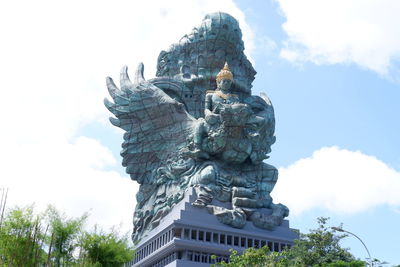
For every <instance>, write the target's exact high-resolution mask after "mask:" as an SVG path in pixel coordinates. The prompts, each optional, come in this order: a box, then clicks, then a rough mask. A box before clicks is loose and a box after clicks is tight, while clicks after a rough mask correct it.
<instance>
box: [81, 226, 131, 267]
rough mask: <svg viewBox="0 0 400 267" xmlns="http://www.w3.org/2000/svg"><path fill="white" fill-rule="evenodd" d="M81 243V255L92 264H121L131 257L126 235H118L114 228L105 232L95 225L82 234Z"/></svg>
mask: <svg viewBox="0 0 400 267" xmlns="http://www.w3.org/2000/svg"><path fill="white" fill-rule="evenodd" d="M81 245H82V256H83V257H84V258H85V259H86V261H88V262H90V263H91V264H93V265H94V266H122V265H123V264H124V263H126V262H128V261H129V260H131V259H132V258H133V250H132V248H131V247H130V246H129V239H128V237H127V236H126V235H125V236H122V237H120V236H119V235H118V233H117V232H116V231H115V230H114V229H112V230H111V232H110V233H105V232H103V231H101V230H100V231H98V230H97V228H96V227H95V229H94V231H93V232H92V233H85V234H84V235H83V238H82V241H81Z"/></svg>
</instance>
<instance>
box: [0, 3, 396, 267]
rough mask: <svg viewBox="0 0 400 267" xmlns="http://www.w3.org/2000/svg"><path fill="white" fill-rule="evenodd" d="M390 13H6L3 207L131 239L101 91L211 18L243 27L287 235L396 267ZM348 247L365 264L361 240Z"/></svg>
mask: <svg viewBox="0 0 400 267" xmlns="http://www.w3.org/2000/svg"><path fill="white" fill-rule="evenodd" d="M399 8H400V6H399V2H398V1H396V0H380V1H378V0H376V1H372V0H371V1H361V0H351V1H350V0H347V1H344V0H340V1H339V0H336V1H333V0H326V1H317V0H296V1H293V0H292V1H290V0H264V1H261V0H260V1H233V2H232V1H230V0H221V1H211V0H199V1H195V0H193V1H179V0H173V1H172V0H171V1H139V2H134V1H85V2H82V1H68V2H56V1H42V0H40V1H35V2H34V3H33V2H32V1H18V2H17V1H14V2H2V3H0V32H1V35H2V36H3V38H2V39H3V41H2V42H1V43H0V58H1V61H0V75H1V79H2V83H1V84H2V86H1V92H2V95H3V101H2V104H1V105H0V111H1V112H2V114H3V118H2V122H3V124H2V125H3V127H2V131H1V132H0V137H1V138H0V144H1V147H2V150H1V152H0V160H1V162H2V166H1V167H0V187H8V188H9V189H10V192H9V206H12V205H27V204H31V203H33V202H35V203H36V206H37V207H38V209H41V208H43V207H45V206H46V205H47V204H49V203H51V204H54V205H56V206H57V207H59V208H60V209H63V210H65V211H66V212H67V213H68V214H70V215H71V216H78V215H81V214H82V213H83V212H85V211H89V212H90V213H91V217H90V218H91V219H90V220H89V225H93V224H94V223H98V224H100V225H101V226H103V227H105V228H107V227H110V226H111V225H117V224H120V223H121V227H122V229H123V230H124V231H129V229H130V225H131V219H132V212H133V209H134V204H135V200H134V195H135V192H136V190H137V188H138V187H137V185H136V184H135V183H134V182H131V181H130V180H129V178H128V176H127V175H126V174H125V172H124V169H123V168H122V166H121V165H120V162H121V158H120V156H119V150H120V144H121V142H122V136H121V135H122V132H121V131H119V130H118V129H116V128H115V127H112V126H111V124H110V123H109V122H108V117H109V116H110V114H109V113H108V112H107V110H106V109H105V108H104V106H103V104H102V99H103V98H104V97H106V96H107V90H106V87H105V77H106V76H112V77H114V78H115V80H118V76H119V70H120V68H121V67H122V66H123V65H128V66H129V67H130V70H131V71H133V69H134V68H135V67H136V64H137V63H138V62H140V61H143V62H144V64H145V77H146V78H152V77H154V73H155V65H156V60H157V56H158V53H159V52H160V51H161V50H162V49H165V48H167V47H168V46H169V45H170V44H172V43H175V42H177V41H178V40H179V39H180V38H181V37H182V36H183V35H184V34H185V33H187V32H189V31H190V30H191V28H192V27H194V26H196V25H197V24H199V23H200V21H201V19H202V18H203V16H204V14H206V13H208V12H214V11H218V10H220V11H224V12H228V13H230V14H232V15H233V16H235V17H236V18H237V19H238V20H239V23H240V25H241V28H242V31H243V36H244V41H245V46H246V53H247V55H248V56H249V57H250V58H251V60H252V62H253V64H254V67H255V69H256V70H257V72H258V74H257V75H256V79H255V81H254V83H253V94H259V93H260V92H265V93H266V94H267V95H268V96H269V97H270V99H271V100H272V103H273V105H274V108H275V116H276V136H277V142H276V143H275V144H274V146H273V147H272V153H271V155H270V156H271V158H270V159H269V160H268V161H269V163H271V164H273V165H275V166H276V167H278V168H279V170H280V179H279V180H278V183H277V186H276V188H275V190H274V192H273V196H274V198H275V200H276V201H278V202H282V203H284V204H287V205H288V206H289V208H290V210H291V214H290V216H289V219H290V223H291V226H292V227H294V228H298V229H300V230H302V231H303V232H306V231H307V230H308V229H311V228H314V227H315V226H316V225H315V224H316V218H317V217H318V216H326V217H330V218H331V220H330V223H331V225H332V226H335V225H338V224H340V223H343V224H344V228H345V229H347V230H349V231H352V232H354V233H356V234H357V235H358V236H360V237H361V238H362V239H363V241H364V242H365V243H366V244H367V246H368V248H369V250H370V252H371V254H372V256H373V257H376V258H379V259H381V260H386V261H388V262H390V263H392V264H400V256H399V255H400V254H399V251H400V245H399V244H398V240H399V239H400V230H399V228H398V225H400V194H399V193H398V192H399V191H400V154H399V152H398V151H399V148H400V140H399V138H398V136H399V133H400V123H399V114H400V107H399V105H398V101H399V99H400V79H399V78H400V71H399V58H400V30H399V28H398V27H397V26H398V25H399V23H400V21H399V20H400V17H399V16H398V15H397V14H396V10H399ZM343 245H344V246H346V247H350V248H351V252H352V253H354V254H355V255H356V256H357V257H359V258H362V259H363V258H365V257H366V252H365V251H364V248H363V247H362V245H361V243H360V242H358V240H356V239H355V238H352V237H348V238H347V239H346V240H345V241H344V244H343Z"/></svg>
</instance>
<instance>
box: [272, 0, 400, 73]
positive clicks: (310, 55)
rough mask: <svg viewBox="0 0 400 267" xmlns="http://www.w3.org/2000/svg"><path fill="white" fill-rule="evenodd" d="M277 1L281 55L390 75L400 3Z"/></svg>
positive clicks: (399, 51)
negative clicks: (281, 19) (282, 43)
mask: <svg viewBox="0 0 400 267" xmlns="http://www.w3.org/2000/svg"><path fill="white" fill-rule="evenodd" d="M276 1H278V2H279V4H280V8H281V11H282V13H283V15H284V16H285V17H286V22H285V23H284V24H283V29H284V30H285V31H286V33H287V34H288V40H286V42H285V47H284V48H283V49H282V50H281V56H282V57H284V58H286V59H287V60H289V61H294V62H304V61H311V62H314V63H316V64H336V63H355V64H357V65H359V66H361V67H363V68H366V69H369V70H372V71H375V72H377V73H379V74H382V75H388V74H389V75H390V74H391V73H390V72H391V71H392V70H393V68H394V64H395V62H394V61H395V60H398V59H399V56H400V28H399V27H398V25H399V24H400V17H399V16H398V10H400V2H399V1H397V0H371V1H365V0H350V1H349V0H325V1H321V0H276ZM395 71H397V72H398V71H399V70H395Z"/></svg>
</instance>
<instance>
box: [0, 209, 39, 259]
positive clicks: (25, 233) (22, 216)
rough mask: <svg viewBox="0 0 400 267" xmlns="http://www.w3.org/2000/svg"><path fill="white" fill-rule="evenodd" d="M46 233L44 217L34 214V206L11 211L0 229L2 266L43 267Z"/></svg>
mask: <svg viewBox="0 0 400 267" xmlns="http://www.w3.org/2000/svg"><path fill="white" fill-rule="evenodd" d="M45 231H46V230H44V229H43V227H42V216H41V215H35V214H34V209H33V206H29V207H25V208H19V207H16V208H14V209H11V210H9V211H8V212H7V213H6V215H5V217H4V220H3V223H2V226H1V229H0V265H1V266H39V265H42V264H43V263H44V259H45V253H44V251H43V249H42V246H43V244H44V239H45V235H46V232H45Z"/></svg>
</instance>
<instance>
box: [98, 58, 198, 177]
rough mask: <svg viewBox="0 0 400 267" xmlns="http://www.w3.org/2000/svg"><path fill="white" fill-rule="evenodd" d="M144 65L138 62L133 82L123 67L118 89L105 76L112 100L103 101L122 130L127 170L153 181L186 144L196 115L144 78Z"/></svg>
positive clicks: (116, 124)
mask: <svg viewBox="0 0 400 267" xmlns="http://www.w3.org/2000/svg"><path fill="white" fill-rule="evenodd" d="M143 69H144V66H143V64H142V63H140V64H139V66H138V68H137V71H136V74H135V79H134V82H133V83H132V82H131V80H130V79H129V76H128V72H127V67H123V68H122V70H121V76H120V83H121V85H120V88H121V89H118V88H117V86H116V85H115V83H114V82H113V80H112V79H111V78H110V77H107V88H108V91H109V94H110V96H111V97H112V100H113V102H111V101H109V100H108V99H107V98H106V99H104V104H105V106H106V107H107V109H108V110H109V111H110V112H111V113H113V114H114V115H115V117H116V118H113V117H111V118H110V121H111V123H112V124H113V125H114V126H117V127H120V128H122V129H123V130H125V133H124V142H123V143H122V151H121V156H122V157H123V161H122V165H123V166H124V167H126V172H127V173H129V174H130V176H131V178H132V179H133V180H136V181H137V182H138V183H139V184H152V183H153V182H154V181H152V180H151V179H152V177H154V176H153V175H152V172H153V171H156V170H157V169H158V168H159V167H160V166H162V164H163V163H164V164H165V162H166V161H167V160H168V159H171V158H175V157H176V155H177V153H178V151H179V149H181V148H183V147H185V146H187V142H188V138H189V135H190V134H191V133H192V131H193V127H194V124H195V122H196V119H195V118H194V117H192V116H191V115H190V114H189V113H188V112H187V111H186V110H185V107H184V105H183V104H182V103H180V102H178V101H176V100H175V99H173V98H171V97H170V96H168V95H167V94H166V93H165V92H164V91H163V90H161V89H160V88H159V87H157V86H155V85H153V84H152V83H150V82H148V81H146V80H145V79H144V77H143Z"/></svg>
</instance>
